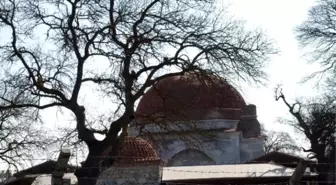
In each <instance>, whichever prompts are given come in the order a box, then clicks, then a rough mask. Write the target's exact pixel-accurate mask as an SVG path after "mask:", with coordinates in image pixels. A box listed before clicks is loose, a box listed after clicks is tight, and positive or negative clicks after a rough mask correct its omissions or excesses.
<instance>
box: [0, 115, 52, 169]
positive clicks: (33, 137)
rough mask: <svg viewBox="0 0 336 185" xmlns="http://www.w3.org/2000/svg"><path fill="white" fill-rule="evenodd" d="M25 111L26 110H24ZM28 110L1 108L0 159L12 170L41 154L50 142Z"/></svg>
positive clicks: (20, 167) (19, 167)
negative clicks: (37, 153)
mask: <svg viewBox="0 0 336 185" xmlns="http://www.w3.org/2000/svg"><path fill="white" fill-rule="evenodd" d="M23 111H24V112H23ZM28 112H29V111H27V110H19V109H7V110H0V161H1V163H5V164H6V165H4V164H2V165H4V167H8V169H10V170H19V169H22V167H25V165H27V164H29V162H32V160H34V159H36V157H38V156H39V155H36V152H37V151H41V150H43V149H45V147H46V145H47V144H48V142H47V140H44V139H43V138H44V137H43V132H41V130H39V128H38V127H37V125H38V122H37V121H36V120H35V121H33V119H32V117H31V115H30V113H31V112H29V113H28ZM27 162H28V163H27Z"/></svg>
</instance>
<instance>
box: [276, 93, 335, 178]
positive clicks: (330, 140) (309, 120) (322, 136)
mask: <svg viewBox="0 0 336 185" xmlns="http://www.w3.org/2000/svg"><path fill="white" fill-rule="evenodd" d="M276 100H277V101H279V100H282V101H283V102H284V104H285V105H286V106H287V107H288V108H289V112H290V113H291V115H292V116H293V117H294V118H295V121H292V122H289V123H290V124H291V125H292V126H293V127H294V128H295V129H296V130H298V131H299V132H301V133H303V134H304V136H306V138H307V139H308V140H309V142H310V148H309V149H304V148H303V151H304V152H308V153H309V154H308V157H309V158H310V159H316V160H317V161H318V165H317V167H316V168H317V171H318V172H319V173H320V175H319V176H320V180H321V181H325V182H326V181H335V148H336V143H335V142H336V120H335V118H336V114H335V113H336V109H335V104H334V102H333V101H320V102H319V103H309V104H303V103H300V102H296V103H294V104H290V103H288V101H287V100H286V98H285V95H284V94H283V93H282V90H281V89H280V88H277V89H276Z"/></svg>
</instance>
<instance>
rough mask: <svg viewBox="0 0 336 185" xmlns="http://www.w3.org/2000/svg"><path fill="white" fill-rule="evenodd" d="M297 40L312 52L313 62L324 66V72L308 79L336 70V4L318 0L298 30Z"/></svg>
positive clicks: (318, 72) (331, 1) (314, 74)
mask: <svg viewBox="0 0 336 185" xmlns="http://www.w3.org/2000/svg"><path fill="white" fill-rule="evenodd" d="M296 33H297V39H298V40H299V42H300V44H301V45H302V46H303V47H304V48H307V49H308V48H309V49H311V48H312V50H311V53H310V54H311V56H312V61H313V62H318V63H320V64H321V65H322V70H321V71H317V72H316V73H313V74H312V75H311V76H309V78H308V79H310V78H312V77H314V76H316V75H321V74H322V75H323V74H324V72H327V71H329V72H334V70H335V59H336V55H335V49H336V45H335V44H336V2H335V1H334V0H318V1H317V3H316V5H315V6H313V7H312V8H311V9H310V11H309V14H308V19H307V21H305V22H303V23H302V24H301V25H300V26H299V27H298V28H297V29H296Z"/></svg>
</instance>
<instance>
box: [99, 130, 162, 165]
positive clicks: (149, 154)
mask: <svg viewBox="0 0 336 185" xmlns="http://www.w3.org/2000/svg"><path fill="white" fill-rule="evenodd" d="M110 150H111V147H109V148H107V149H106V151H105V152H104V153H105V154H106V155H107V154H108V153H109V151H110ZM157 161H160V158H159V157H158V155H157V153H156V151H155V149H154V148H153V147H152V145H150V144H149V143H148V142H147V141H145V140H144V139H142V138H140V137H131V136H128V137H125V139H124V142H123V144H122V146H121V149H120V151H119V153H118V156H117V157H116V159H115V162H114V165H133V164H139V163H140V164H141V163H146V164H147V163H152V162H157Z"/></svg>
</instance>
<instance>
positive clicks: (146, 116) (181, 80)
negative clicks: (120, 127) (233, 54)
mask: <svg viewBox="0 0 336 185" xmlns="http://www.w3.org/2000/svg"><path fill="white" fill-rule="evenodd" d="M245 106H246V103H245V101H244V99H243V97H242V96H241V95H240V94H239V92H238V91H237V90H236V89H235V88H233V87H232V86H231V85H230V84H228V83H227V82H226V80H224V79H222V78H218V77H215V76H211V75H204V74H191V73H188V74H185V75H180V76H172V77H167V78H165V79H163V80H161V81H159V82H157V83H156V84H155V85H153V87H151V88H150V89H149V90H148V91H147V92H146V93H145V94H144V96H143V97H142V99H141V100H140V102H139V104H138V107H137V110H136V122H137V124H148V123H153V122H154V123H155V122H162V121H167V122H176V121H190V120H206V119H231V120H239V119H240V116H241V113H242V109H243V108H244V107H245Z"/></svg>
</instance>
